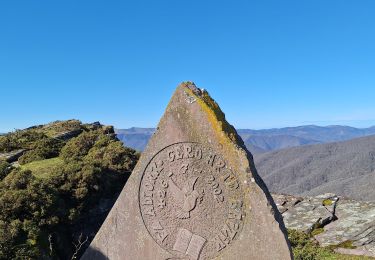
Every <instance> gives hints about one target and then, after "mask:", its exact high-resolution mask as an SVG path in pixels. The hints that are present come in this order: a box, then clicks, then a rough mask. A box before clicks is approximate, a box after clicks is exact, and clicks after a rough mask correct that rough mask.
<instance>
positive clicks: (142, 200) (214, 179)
mask: <svg viewBox="0 0 375 260" xmlns="http://www.w3.org/2000/svg"><path fill="white" fill-rule="evenodd" d="M240 183H241V182H239V180H238V178H237V175H236V173H234V172H232V170H231V168H230V166H229V165H228V163H227V162H226V161H225V160H224V159H223V157H222V156H221V155H220V154H219V153H218V152H215V151H214V150H213V149H212V148H210V147H207V146H203V145H202V144H199V143H190V142H184V143H178V144H173V145H170V146H168V147H166V148H164V149H162V150H161V151H160V152H158V153H157V154H155V155H154V157H153V158H152V159H151V161H150V162H149V164H148V166H147V167H146V168H145V170H144V173H143V176H142V180H141V183H140V188H139V207H140V211H141V215H142V219H143V222H144V224H145V226H146V228H147V230H148V232H149V234H150V235H151V236H152V237H153V239H154V240H155V242H156V243H157V244H159V246H161V247H162V248H163V249H165V250H167V251H168V252H169V253H171V254H172V255H174V257H175V258H176V259H199V260H206V259H212V258H215V257H217V256H219V255H220V254H221V252H222V251H223V250H226V248H227V247H229V246H230V245H231V244H232V243H233V242H234V241H235V240H236V237H238V234H239V233H240V232H241V230H242V228H243V224H244V223H243V219H244V209H243V191H242V188H241V185H240Z"/></svg>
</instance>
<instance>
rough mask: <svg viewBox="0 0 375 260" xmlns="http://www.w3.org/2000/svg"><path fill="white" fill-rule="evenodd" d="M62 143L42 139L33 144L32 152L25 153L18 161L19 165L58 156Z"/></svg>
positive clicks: (51, 139) (52, 139)
mask: <svg viewBox="0 0 375 260" xmlns="http://www.w3.org/2000/svg"><path fill="white" fill-rule="evenodd" d="M63 145H64V143H63V142H62V141H61V140H57V139H54V138H43V139H41V140H39V141H35V142H34V146H33V148H32V150H29V151H27V152H25V153H24V154H23V155H22V156H21V157H20V158H19V159H18V162H19V163H20V164H26V163H29V162H33V161H39V160H44V159H49V158H53V157H56V156H58V155H59V153H60V150H61V148H62V147H63Z"/></svg>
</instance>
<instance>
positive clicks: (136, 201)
mask: <svg viewBox="0 0 375 260" xmlns="http://www.w3.org/2000/svg"><path fill="white" fill-rule="evenodd" d="M83 259H163V260H166V259H291V253H290V247H289V245H288V242H287V239H286V232H285V227H284V224H283V222H282V218H281V215H280V213H279V212H278V210H277V208H276V205H275V204H274V202H273V200H272V197H271V196H270V194H269V192H268V190H267V188H266V187H265V185H264V183H263V182H262V180H261V179H260V177H259V176H258V174H257V172H256V169H255V167H254V164H253V160H252V156H251V154H250V153H249V152H248V151H247V150H246V148H245V146H244V144H243V142H242V140H241V139H240V138H239V136H238V135H237V133H236V131H235V130H234V128H233V127H232V126H231V125H229V124H228V123H227V122H226V121H225V116H224V114H223V113H222V112H221V110H220V108H219V107H218V105H217V103H216V102H215V101H214V100H212V99H211V98H210V96H209V95H208V93H207V92H206V91H204V90H200V89H198V88H196V87H195V85H194V84H192V83H183V84H181V85H180V86H179V87H178V88H177V90H176V92H175V94H174V95H173V97H172V99H171V101H170V103H169V105H168V107H167V109H166V111H165V114H164V116H163V117H162V119H161V120H160V123H159V126H158V129H157V131H156V132H155V134H154V135H153V137H152V138H151V140H150V141H149V143H148V146H147V148H146V150H145V151H144V152H143V154H142V156H141V158H140V160H139V162H138V164H137V166H136V168H135V169H134V171H133V173H132V175H131V176H130V178H129V180H128V182H127V183H126V185H125V187H124V189H123V191H122V193H121V194H120V196H119V198H118V200H117V202H116V203H115V205H114V207H113V208H112V210H111V212H110V213H109V215H108V217H107V219H106V221H105V222H104V224H103V225H102V227H101V229H100V230H99V232H98V233H97V235H96V237H95V239H94V240H93V242H92V243H91V245H90V248H89V249H88V250H87V251H86V252H85V254H84V256H83Z"/></svg>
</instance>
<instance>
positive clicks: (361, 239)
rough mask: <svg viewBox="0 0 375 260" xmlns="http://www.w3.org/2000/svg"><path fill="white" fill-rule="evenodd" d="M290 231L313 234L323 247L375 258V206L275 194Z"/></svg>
mask: <svg viewBox="0 0 375 260" xmlns="http://www.w3.org/2000/svg"><path fill="white" fill-rule="evenodd" d="M273 198H274V200H275V203H276V205H277V207H278V209H279V211H280V212H281V214H282V216H283V218H284V222H285V225H286V227H287V228H288V229H296V230H299V231H303V232H306V233H310V234H311V235H312V236H313V237H314V238H315V239H316V240H317V241H318V242H319V243H320V245H321V246H332V247H334V248H335V251H336V252H338V253H343V254H353V255H366V256H371V257H375V202H358V201H354V200H351V199H347V198H343V197H338V196H336V195H335V194H332V193H327V194H323V195H319V196H315V197H296V196H290V195H282V194H273Z"/></svg>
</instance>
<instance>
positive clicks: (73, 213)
mask: <svg viewBox="0 0 375 260" xmlns="http://www.w3.org/2000/svg"><path fill="white" fill-rule="evenodd" d="M138 157H139V155H138V154H137V153H136V152H135V151H134V150H133V149H130V148H126V147H124V146H123V145H122V143H121V142H120V141H119V140H118V139H117V138H116V135H115V134H114V131H113V127H112V126H104V125H101V124H100V123H99V122H96V123H92V124H82V123H81V122H80V121H78V120H68V121H56V122H53V123H50V124H46V125H38V126H33V127H30V128H27V129H23V130H17V131H15V132H11V133H7V134H5V135H3V136H0V259H14V258H22V259H78V258H79V256H80V254H81V253H82V252H83V251H84V249H85V248H86V247H87V246H88V244H89V241H90V240H91V239H92V237H93V236H94V235H95V233H96V232H97V230H98V229H99V227H100V225H101V223H102V222H103V221H104V219H105V217H106V215H107V214H108V212H109V210H110V209H111V207H112V205H113V203H114V202H115V200H116V198H117V196H118V194H119V192H120V191H121V190H122V187H123V185H124V184H125V182H126V180H127V178H128V176H129V175H130V173H131V171H132V170H133V168H134V166H135V164H136V162H137V160H138Z"/></svg>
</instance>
